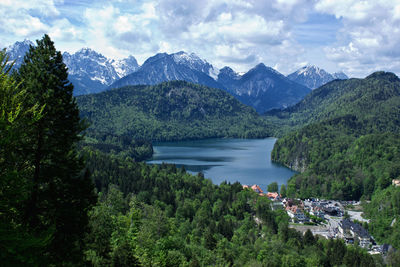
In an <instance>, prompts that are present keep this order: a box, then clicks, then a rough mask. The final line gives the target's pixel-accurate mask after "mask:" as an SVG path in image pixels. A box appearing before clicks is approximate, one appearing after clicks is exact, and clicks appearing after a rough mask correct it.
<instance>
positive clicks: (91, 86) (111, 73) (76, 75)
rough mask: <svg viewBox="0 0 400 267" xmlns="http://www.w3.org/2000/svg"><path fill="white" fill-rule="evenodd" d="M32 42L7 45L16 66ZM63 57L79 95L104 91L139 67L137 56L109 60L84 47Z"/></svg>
mask: <svg viewBox="0 0 400 267" xmlns="http://www.w3.org/2000/svg"><path fill="white" fill-rule="evenodd" d="M30 45H34V43H32V42H31V41H29V40H25V41H23V42H16V43H15V44H13V45H11V46H9V47H8V48H7V53H8V54H9V56H10V60H11V61H14V60H15V65H14V66H15V68H19V66H21V64H22V62H23V59H24V55H25V54H26V52H28V50H29V46H30ZM63 59H64V63H65V65H67V67H68V73H69V77H68V78H69V80H70V81H71V82H72V83H73V84H74V94H75V95H82V94H91V93H98V92H101V91H104V90H105V89H106V88H107V87H108V86H109V85H110V84H112V83H113V82H115V81H116V80H118V79H120V78H122V77H124V76H126V75H128V74H130V73H132V72H134V71H135V70H137V69H138V68H139V65H138V63H137V61H136V59H135V58H134V57H133V56H130V57H128V58H125V59H122V60H114V59H108V58H106V57H105V56H103V55H101V54H99V53H97V52H96V51H94V50H92V49H90V48H82V49H81V50H79V51H78V52H76V53H74V54H70V53H68V52H64V53H63Z"/></svg>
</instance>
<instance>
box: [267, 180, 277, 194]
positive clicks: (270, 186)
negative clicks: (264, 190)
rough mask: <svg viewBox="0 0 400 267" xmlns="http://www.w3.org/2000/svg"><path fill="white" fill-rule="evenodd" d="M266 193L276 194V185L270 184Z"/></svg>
mask: <svg viewBox="0 0 400 267" xmlns="http://www.w3.org/2000/svg"><path fill="white" fill-rule="evenodd" d="M268 192H278V183H277V182H272V183H270V184H269V185H268Z"/></svg>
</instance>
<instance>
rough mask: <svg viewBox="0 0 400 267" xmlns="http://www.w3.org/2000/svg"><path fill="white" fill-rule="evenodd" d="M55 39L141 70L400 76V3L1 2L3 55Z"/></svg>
mask: <svg viewBox="0 0 400 267" xmlns="http://www.w3.org/2000/svg"><path fill="white" fill-rule="evenodd" d="M45 33H47V34H49V36H50V38H51V39H52V40H53V41H54V43H55V46H56V48H57V49H58V50H61V51H68V52H70V53H74V52H76V51H77V50H79V49H81V48H83V47H89V48H92V49H94V50H95V51H97V52H99V53H101V54H103V55H104V56H106V57H109V58H114V59H120V58H124V57H127V56H129V55H133V56H134V57H135V58H136V59H137V60H138V62H139V64H142V63H143V62H144V61H145V60H146V59H147V58H148V57H150V56H153V55H154V54H156V53H159V52H167V53H174V52H178V51H186V52H189V53H191V52H193V53H195V54H197V55H198V56H199V57H201V58H203V59H205V60H207V61H208V62H209V63H211V64H213V65H214V66H215V67H217V68H222V67H224V66H230V67H232V68H233V69H234V70H235V71H238V72H245V71H247V70H249V69H250V68H252V67H254V66H255V65H257V64H258V63H261V62H262V63H264V64H265V65H267V66H270V67H273V68H275V69H276V70H278V71H280V72H281V73H283V74H286V75H287V74H289V73H291V72H293V71H295V70H297V69H298V68H300V67H302V66H304V65H307V64H312V65H316V66H318V67H321V68H323V69H325V70H327V71H328V72H335V71H344V72H345V73H346V74H347V75H349V76H351V77H365V76H367V75H369V74H370V73H372V72H374V71H376V70H385V71H391V72H394V73H396V74H397V75H399V74H400V0H366V1H354V0H250V1H244V0H229V1H226V0H159V1H153V0H148V1H140V0H97V1H89V0H0V47H7V46H9V45H11V44H13V43H15V42H16V41H23V40H24V39H29V40H31V41H34V40H36V39H40V38H41V37H42V36H43V34H45Z"/></svg>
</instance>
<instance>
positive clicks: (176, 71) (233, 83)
mask: <svg viewBox="0 0 400 267" xmlns="http://www.w3.org/2000/svg"><path fill="white" fill-rule="evenodd" d="M213 77H215V79H214V78H213ZM173 80H183V81H188V82H192V83H198V84H202V85H205V86H209V87H213V88H218V89H223V90H225V91H227V92H229V93H230V94H231V95H233V96H235V97H236V98H237V99H239V100H240V101H241V102H242V103H245V104H247V105H249V106H252V107H254V108H255V109H256V110H257V112H259V113H263V112H265V111H267V110H270V109H273V108H285V107H288V106H290V105H293V104H295V103H297V102H298V101H300V100H301V99H302V98H303V97H304V96H305V95H306V94H307V93H309V92H310V89H308V88H306V87H305V86H302V85H300V84H297V83H295V82H292V81H290V80H289V79H288V78H286V77H285V76H284V75H282V74H280V73H279V72H277V71H276V70H274V69H272V68H270V67H266V66H265V65H264V64H262V63H261V64H259V65H257V66H256V67H255V68H253V69H251V70H249V71H248V72H247V73H246V74H244V75H239V74H238V73H236V72H234V71H233V70H232V69H231V68H229V67H224V68H222V69H221V70H216V69H215V68H214V67H213V66H212V65H211V64H209V63H208V62H207V61H205V60H202V59H200V58H199V57H198V56H197V55H195V54H194V53H191V54H187V53H185V52H182V51H181V52H178V53H174V54H166V53H159V54H157V55H155V56H153V57H150V58H149V59H147V60H146V61H145V62H144V63H143V65H142V66H141V67H140V68H139V69H138V70H137V71H136V72H133V73H131V74H130V75H128V76H126V77H124V78H122V79H120V80H118V81H116V82H115V83H113V84H112V85H111V86H110V88H119V87H122V86H128V85H155V84H158V83H161V82H165V81H173Z"/></svg>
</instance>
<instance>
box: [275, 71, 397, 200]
mask: <svg viewBox="0 0 400 267" xmlns="http://www.w3.org/2000/svg"><path fill="white" fill-rule="evenodd" d="M399 103H400V80H399V78H398V77H397V76H396V75H394V74H392V73H384V72H377V73H374V74H371V75H370V76H368V77H367V78H365V79H350V80H346V81H333V82H331V83H329V84H327V85H325V86H322V87H320V88H318V89H316V90H314V91H313V92H312V93H311V94H310V95H308V96H307V97H306V98H305V99H304V100H303V101H301V102H300V103H298V104H297V105H295V106H293V107H291V108H288V109H286V110H283V111H281V112H275V113H274V115H275V116H276V117H279V118H282V119H283V120H285V121H286V123H287V124H289V125H290V124H291V125H295V126H294V127H296V126H297V127H298V128H301V127H302V126H304V125H306V126H304V127H303V128H301V129H299V130H297V131H294V132H292V133H290V134H288V135H286V136H285V137H283V138H281V139H279V140H278V142H277V143H276V145H275V147H274V150H273V152H272V153H273V155H272V158H273V159H274V160H275V161H278V162H281V163H282V164H285V165H286V166H288V167H291V168H293V169H296V170H299V171H302V172H303V173H301V174H299V175H298V176H296V177H294V178H293V179H292V180H291V182H292V183H294V184H295V186H296V188H297V189H298V193H299V195H301V196H303V197H305V196H309V195H310V194H312V192H313V194H314V195H319V196H324V197H334V198H340V199H343V198H345V199H359V198H360V197H361V196H363V195H364V196H365V197H367V198H369V197H370V196H371V194H372V192H373V191H374V189H376V188H378V187H379V188H384V187H386V186H387V185H388V184H390V182H391V179H393V178H396V177H398V176H399V174H400V170H399V166H398V164H397V159H398V155H399V152H398V150H399V141H398V136H397V135H396V133H398V132H399V129H400V105H399ZM361 146H365V147H370V150H368V151H363V152H360V151H359V149H360V147H361ZM386 154H387V156H385V155H386ZM361 156H363V157H364V158H363V160H361V161H360V160H356V159H358V158H359V157H361ZM381 156H382V157H381ZM372 159H376V160H375V161H372ZM372 163H373V164H372ZM380 163H381V165H382V166H379V167H377V168H376V169H377V170H378V171H377V170H375V171H374V170H373V169H374V166H377V164H380ZM378 172H379V173H378Z"/></svg>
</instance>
